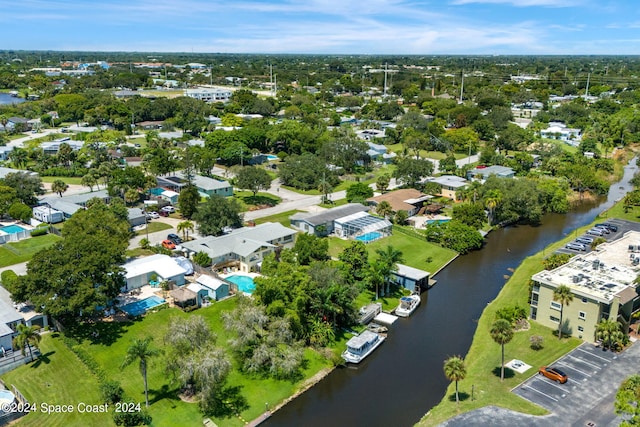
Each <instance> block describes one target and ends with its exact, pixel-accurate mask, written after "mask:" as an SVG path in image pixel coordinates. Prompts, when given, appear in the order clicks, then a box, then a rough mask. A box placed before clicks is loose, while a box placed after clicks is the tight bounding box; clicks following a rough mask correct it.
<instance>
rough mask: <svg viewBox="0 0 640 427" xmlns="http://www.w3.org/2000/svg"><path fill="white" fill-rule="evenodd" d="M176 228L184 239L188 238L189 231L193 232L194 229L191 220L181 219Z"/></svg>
mask: <svg viewBox="0 0 640 427" xmlns="http://www.w3.org/2000/svg"><path fill="white" fill-rule="evenodd" d="M177 230H178V233H182V237H184V240H185V241H186V240H189V231H191V232H193V230H194V225H193V222H191V221H182V222H180V223H178V227H177Z"/></svg>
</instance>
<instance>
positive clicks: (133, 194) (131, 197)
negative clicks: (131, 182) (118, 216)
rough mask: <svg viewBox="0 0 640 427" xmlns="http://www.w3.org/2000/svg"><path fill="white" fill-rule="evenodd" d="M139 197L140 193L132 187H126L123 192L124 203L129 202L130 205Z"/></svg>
mask: <svg viewBox="0 0 640 427" xmlns="http://www.w3.org/2000/svg"><path fill="white" fill-rule="evenodd" d="M139 199H140V193H138V190H136V189H134V188H127V190H126V191H125V192H124V202H125V205H126V204H127V203H130V204H131V206H133V205H134V203H135V202H137V201H138V200H139Z"/></svg>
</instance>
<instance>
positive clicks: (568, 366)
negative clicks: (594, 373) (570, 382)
mask: <svg viewBox="0 0 640 427" xmlns="http://www.w3.org/2000/svg"><path fill="white" fill-rule="evenodd" d="M559 364H560V365H564V366H566V367H567V368H569V369H573V370H574V371H577V372H580V373H581V374H582V375H586V376H588V377H589V378H591V375H589V374H587V373H586V372H582V371H581V370H580V369H576V368H574V367H573V366H570V365H567V364H566V363H562V362H560V363H559ZM576 382H577V381H576Z"/></svg>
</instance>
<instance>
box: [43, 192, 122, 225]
mask: <svg viewBox="0 0 640 427" xmlns="http://www.w3.org/2000/svg"><path fill="white" fill-rule="evenodd" d="M93 198H98V199H100V200H102V201H103V202H105V203H109V202H110V201H111V196H109V193H108V192H107V190H106V189H104V190H98V191H93V192H89V193H82V194H72V195H69V196H62V197H59V196H58V195H48V196H46V197H42V198H41V199H40V200H39V204H40V206H41V207H42V206H45V207H47V208H51V209H54V210H56V211H59V212H62V214H63V215H64V218H65V219H68V218H71V215H73V214H74V213H76V212H77V211H79V210H80V209H84V208H85V207H86V206H87V202H88V201H89V200H91V199H93Z"/></svg>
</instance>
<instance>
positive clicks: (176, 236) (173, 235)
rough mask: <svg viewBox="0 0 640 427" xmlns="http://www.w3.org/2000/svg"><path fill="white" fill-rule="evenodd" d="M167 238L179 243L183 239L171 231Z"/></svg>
mask: <svg viewBox="0 0 640 427" xmlns="http://www.w3.org/2000/svg"><path fill="white" fill-rule="evenodd" d="M167 240H171V241H172V242H173V243H174V244H176V245H179V244H180V243H182V239H181V238H180V236H178V235H177V234H173V233H170V234H168V235H167Z"/></svg>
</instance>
